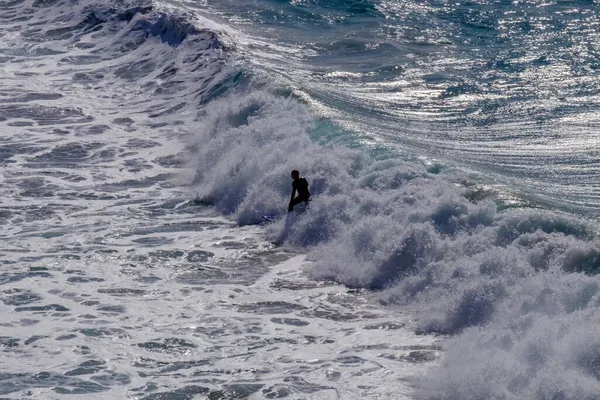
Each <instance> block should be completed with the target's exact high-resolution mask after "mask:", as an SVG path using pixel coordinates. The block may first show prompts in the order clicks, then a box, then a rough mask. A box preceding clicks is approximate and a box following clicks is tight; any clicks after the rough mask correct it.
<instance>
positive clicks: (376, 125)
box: [0, 0, 600, 400]
mask: <svg viewBox="0 0 600 400" xmlns="http://www.w3.org/2000/svg"><path fill="white" fill-rule="evenodd" d="M595 10H596V5H595V4H594V3H590V2H560V3H543V4H541V3H540V4H537V3H518V4H514V3H510V4H509V3H506V4H505V3H502V2H501V3H499V4H496V3H492V2H484V1H479V2H469V3H458V4H457V3H456V2H453V3H448V2H429V3H420V2H414V3H410V2H403V3H402V4H399V3H397V2H391V1H389V2H388V1H378V2H374V1H366V0H361V1H359V0H354V1H350V2H348V1H344V2H342V1H333V2H327V3H325V2H318V1H290V2H284V1H259V2H252V3H251V4H249V2H245V1H239V2H237V1H232V2H211V1H204V2H191V1H171V2H166V1H165V2H141V1H140V2H138V1H131V2H116V1H115V2H109V3H106V2H90V1H76V0H68V1H67V0H62V1H61V0H31V1H25V0H15V1H11V2H4V3H2V4H0V24H1V25H2V27H3V28H2V30H1V31H0V32H1V34H2V36H3V38H4V39H6V43H10V44H11V45H10V46H8V45H7V47H5V48H2V49H1V50H2V51H1V52H0V54H1V58H0V61H1V62H2V64H4V65H6V66H9V67H10V70H7V71H3V72H2V73H3V74H5V73H6V74H9V75H8V76H9V77H10V79H3V82H4V83H5V84H6V86H4V87H3V89H2V91H1V92H0V94H1V97H0V119H1V120H2V121H0V122H2V123H4V124H5V126H7V127H10V129H13V131H11V134H10V135H8V134H7V135H4V137H6V141H5V142H4V143H3V146H4V147H3V151H2V152H0V160H1V161H2V163H4V164H5V165H7V166H9V167H11V166H17V167H18V168H17V167H14V168H12V167H11V169H10V171H11V172H10V176H9V175H7V176H9V178H8V179H7V180H6V184H7V185H11V186H10V187H11V189H14V191H15V192H18V193H20V196H21V198H20V199H19V201H24V202H25V203H26V204H27V205H31V207H29V208H27V209H26V210H25V211H23V210H17V209H15V210H13V209H10V210H8V211H2V213H1V214H0V218H2V220H3V221H5V222H6V223H7V224H8V225H9V226H10V229H11V230H10V232H16V233H18V235H17V236H15V238H12V239H11V238H8V237H7V238H6V240H7V241H8V242H7V243H9V245H10V247H11V249H13V250H14V251H15V252H17V251H22V249H21V246H22V244H20V242H19V241H20V240H24V238H28V236H19V235H26V234H27V232H31V231H35V232H36V234H37V231H36V230H35V229H36V226H37V225H36V224H37V223H38V221H39V220H40V219H44V218H46V219H47V218H53V217H54V215H56V213H58V211H56V210H54V209H53V208H52V207H54V206H52V205H49V206H48V207H46V208H44V207H41V208H39V203H36V202H37V201H39V199H44V198H45V197H48V198H54V197H56V198H57V199H59V200H60V201H61V202H65V204H67V205H64V204H63V206H62V207H63V208H65V207H66V209H68V210H70V211H72V212H77V211H82V209H81V208H80V207H81V205H80V204H79V202H81V201H82V200H85V201H91V200H94V201H95V202H97V203H94V204H97V205H96V206H95V207H97V209H94V210H92V211H93V212H92V211H89V214H90V215H92V216H94V215H101V216H104V217H106V216H107V211H106V209H112V207H115V206H124V205H126V204H136V201H137V202H139V201H143V202H144V201H145V202H149V201H150V200H151V198H152V197H153V196H155V195H156V193H160V192H164V191H167V192H169V193H171V191H172V190H174V189H173V186H174V185H175V184H174V183H173V182H174V181H175V180H176V177H175V176H176V175H177V178H178V179H179V180H180V182H183V184H185V185H189V186H191V189H190V192H191V193H193V195H197V196H198V202H201V203H204V204H207V205H210V206H211V207H213V208H214V209H216V210H218V211H219V212H221V213H224V214H226V215H228V216H230V217H231V218H233V219H235V221H236V222H237V223H238V225H241V226H248V225H256V224H258V223H260V222H261V221H262V219H261V217H262V216H263V215H265V214H272V213H278V212H281V211H285V208H286V205H287V201H288V196H289V191H290V181H289V178H288V176H289V171H290V170H291V169H293V168H296V169H299V170H300V171H301V172H302V174H303V175H305V176H306V177H307V178H308V180H309V182H310V185H311V193H312V194H313V196H314V201H313V202H312V204H311V206H310V210H308V211H307V212H305V213H304V214H301V215H299V216H298V215H295V214H292V215H290V216H288V217H286V218H284V219H282V220H281V221H279V222H276V223H273V224H270V225H268V226H267V227H265V231H266V235H267V236H268V237H269V238H270V239H271V240H272V241H274V242H277V243H279V244H282V245H283V246H285V247H287V248H290V249H293V250H301V251H304V252H307V253H308V256H309V258H310V259H311V260H312V263H311V265H310V267H308V269H307V273H308V274H309V275H310V276H311V277H313V278H315V279H319V280H326V281H335V282H338V283H342V284H344V285H346V286H348V287H350V288H356V289H365V290H367V291H368V292H369V293H371V295H372V297H373V299H374V300H376V301H378V302H380V303H382V304H383V305H385V306H386V307H388V309H389V310H390V314H391V315H398V310H399V309H402V310H407V311H409V312H410V313H411V315H413V316H414V322H413V325H412V328H414V329H415V330H416V331H417V332H419V333H429V334H436V335H440V337H442V338H444V348H445V354H444V358H443V360H442V362H441V363H440V365H439V366H437V367H435V368H431V369H430V370H429V373H428V375H427V376H425V377H424V378H422V379H419V380H415V382H414V383H413V384H414V387H415V392H414V397H416V398H425V399H456V400H458V399H482V398H494V399H524V398H527V399H594V398H597V394H598V393H600V381H599V380H600V367H599V365H600V364H599V363H598V357H599V356H598V355H599V354H600V341H599V340H598V339H597V338H596V337H595V336H594V332H595V328H596V327H597V326H598V323H599V322H600V313H599V312H598V306H599V305H600V297H599V296H598V293H599V291H600V280H599V278H598V272H599V271H600V242H599V241H598V236H597V224H596V223H595V222H594V221H592V220H590V219H589V218H588V217H590V216H594V215H595V213H596V211H595V208H596V205H595V203H594V201H595V199H597V188H598V184H599V182H600V181H599V180H598V176H597V171H596V167H595V165H594V163H593V162H591V161H593V160H594V156H595V154H596V153H595V152H596V147H597V146H596V144H597V143H596V134H597V132H596V129H595V126H596V125H595V124H596V123H597V122H596V121H597V120H596V119H595V118H597V105H596V104H595V103H594V101H595V100H594V99H596V97H597V94H598V81H597V80H596V79H592V77H593V76H594V75H593V74H594V71H595V69H596V65H597V64H596V63H597V59H598V58H597V56H598V52H597V50H598V49H597V48H596V47H595V46H596V45H597V43H598V41H597V40H596V39H597V34H598V32H597V30H596V29H595V28H594V27H597V26H598V21H597V15H596V13H595ZM199 15H203V16H204V18H201V17H199ZM207 17H209V18H210V19H208V18H207ZM217 21H218V22H217ZM221 23H223V24H227V25H226V26H223V25H220V24H221ZM17 32H18V35H17ZM15 36H18V38H16V39H15ZM582 43H583V44H582ZM583 50H585V51H583ZM23 76H26V77H27V79H25V78H23ZM17 77H20V78H19V79H17ZM107 132H110V133H107ZM30 135H34V136H35V135H38V136H43V139H39V138H38V139H36V140H35V141H34V140H33V139H30V138H31V137H32V136H30ZM48 138H50V139H48ZM181 141H184V142H185V144H186V146H185V147H183V146H182V145H181ZM157 143H160V144H161V146H162V147H161V149H163V151H162V152H159V151H156V152H155V150H153V149H154V148H155V147H158V145H157ZM169 147H172V149H170V150H171V151H167V150H164V149H166V148H169ZM515 148H516V150H515ZM133 149H135V151H134V150H133ZM435 159H437V161H435ZM182 166H186V172H185V173H182V174H179V173H178V172H177V173H175V172H174V171H179V170H178V169H176V168H178V167H182ZM22 169H26V171H27V172H23V171H22ZM7 171H8V170H7ZM7 174H8V172H7ZM54 180H59V181H61V182H60V185H63V186H60V185H59V187H60V188H63V187H64V185H66V187H67V188H68V190H67V189H60V190H59V189H57V185H58V183H56V182H54ZM53 182H54V183H53ZM65 182H67V183H65ZM130 196H132V197H130ZM135 196H141V197H142V198H141V200H140V198H137V197H135ZM57 201H58V200H57ZM104 201H107V202H108V203H109V204H108V205H105V203H103V202H104ZM115 202H116V203H117V204H113V203H115ZM61 204H62V203H61ZM164 207H166V206H164V205H163V207H162V208H161V207H159V206H156V207H154V208H151V207H148V209H147V210H145V211H147V213H148V214H147V215H148V217H147V218H150V216H152V217H157V218H158V216H160V215H163V214H166V213H167V211H165V210H164ZM171 208H172V207H171ZM572 211H579V212H580V214H578V215H575V214H574V213H572ZM119 212H125V211H124V210H121V209H120V208H119V209H117V211H112V213H113V214H110V215H111V217H112V220H111V221H112V222H113V223H115V224H117V223H118V221H120V220H121V219H122V215H121V214H119ZM23 213H24V214H23ZM44 213H48V215H45V214H44ZM87 213H88V211H86V215H87ZM96 213H98V214H96ZM42 214H44V215H42ZM86 215H81V216H80V217H85V216H86ZM127 215H129V214H127ZM88 217H89V216H88ZM144 217H146V215H144ZM90 218H91V217H90ZM140 218H141V217H140ZM173 218H175V217H173ZM78 222H79V221H78V220H76V219H73V220H69V221H68V223H70V224H71V225H72V226H73V229H76V226H77V225H78ZM88 223H89V225H84V226H81V227H79V229H81V231H79V232H80V233H81V235H84V234H89V233H86V232H87V231H88V230H89V231H91V232H95V230H96V229H99V228H98V225H99V224H102V222H101V221H96V220H95V219H94V218H91V219H90V220H89V221H88ZM27 224H30V225H27ZM65 224H67V223H63V225H65ZM106 224H111V222H107V223H106ZM67 228H68V227H67V226H64V230H65V231H67V230H68V229H67ZM119 228H120V229H122V230H123V231H126V229H127V228H126V227H125V226H121V225H119ZM106 229H108V228H106ZM163 229H165V228H164V227H163ZM186 229H189V227H188V228H186ZM207 230H208V228H207ZM55 234H56V232H50V233H48V235H49V236H48V235H47V236H48V237H49V238H51V237H53V235H55ZM123 236H125V235H124V234H123V235H121V234H118V232H112V231H111V232H110V234H107V235H106V236H105V237H104V238H102V237H101V238H100V239H98V240H97V241H96V239H94V240H95V242H94V243H93V244H94V246H96V245H100V244H103V243H105V242H107V241H119V240H125V239H123ZM36 237H37V236H36ZM38 239H39V237H38ZM27 240H32V243H35V241H33V239H27ZM74 240H75V239H74ZM77 240H79V239H77ZM152 240H156V238H145V237H144V238H142V239H140V240H139V241H138V242H135V243H137V244H138V245H139V246H153V245H154V243H153V242H152ZM173 240H175V239H173ZM132 245H133V244H132ZM64 246H66V247H65V248H69V249H70V248H71V247H70V246H73V244H72V243H64ZM190 246H191V244H190ZM94 249H95V248H90V249H89V251H90V252H91V251H95V250H94ZM200 253H201V252H200ZM161 254H162V255H163V256H164V253H158V256H157V257H156V258H160V256H161ZM196 256H197V257H200V258H202V257H205V258H206V257H208V256H206V255H204V256H202V254H199V253H198V254H196ZM201 256H202V257H201ZM97 257H100V256H99V255H97ZM124 257H125V256H124ZM131 257H133V256H131ZM164 257H177V256H168V255H167V256H164ZM164 257H163V258H164ZM131 260H132V259H129V258H125V261H131ZM19 261H21V260H20V259H17V260H15V261H11V263H14V264H16V263H17V262H19ZM11 265H12V264H11ZM166 266H172V265H171V264H167V265H166ZM150 267H151V266H149V268H150ZM131 268H132V267H131V266H130V265H129V266H125V267H124V269H125V270H127V269H131ZM34 272H35V271H34ZM213 274H216V275H218V274H217V273H216V272H213ZM242 275H243V274H242ZM193 276H196V275H193ZM200 277H201V278H199V279H202V275H200ZM6 279H7V280H10V279H13V275H11V276H10V277H9V278H6ZM14 279H17V278H14ZM19 279H20V278H19ZM251 284H252V282H250V283H248V285H251ZM207 292H208V291H207ZM124 293H125V295H132V296H133V295H135V294H136V292H135V291H131V290H129V291H126V292H124ZM122 294H123V293H121V294H120V295H122ZM237 295H238V294H237V293H236V294H235V296H237ZM232 296H234V295H233V294H232ZM11 299H12V300H14V301H20V300H23V299H22V298H17V299H16V300H15V299H13V298H12V297H11ZM12 300H11V301H12ZM26 300H27V299H25V301H26ZM285 304H287V303H285ZM237 306H239V307H240V308H243V307H241V306H240V305H239V304H238V305H237ZM263 306H265V305H264V304H263ZM271 306H272V305H271ZM48 307H50V308H51V309H53V307H54V308H57V307H58V306H57V305H55V304H52V305H50V306H48ZM109 307H110V306H109ZM190 307H191V305H190ZM58 308H60V307H58ZM275 308H276V307H275ZM32 310H33V311H35V309H32ZM111 310H113V311H114V308H109V309H108V311H107V312H111ZM25 311H26V310H25ZM57 311H61V310H60V309H59V310H57ZM116 312H118V313H121V312H123V311H122V310H121V309H117V311H116ZM81 314H84V313H83V312H82V313H81ZM107 318H108V317H107ZM232 321H233V318H232ZM213 323H214V321H213ZM165 325H168V324H165ZM217 325H218V323H215V326H216V327H215V332H217V333H216V335H217V336H218V335H219V330H218V326H217ZM234 326H236V325H234ZM221 328H223V326H221ZM103 332H104V331H103ZM111 332H112V331H110V332H109V331H106V332H104V333H102V332H101V334H106V335H109V334H111ZM253 332H254V331H253V330H249V331H248V334H249V336H248V338H250V337H251V335H250V334H252V333H253ZM113 333H114V332H113ZM68 339H69V338H67V339H65V340H68ZM152 339H153V338H148V342H147V343H144V344H145V345H146V346H147V347H153V346H154V347H158V345H157V343H156V342H153V341H152ZM240 342H241V343H245V342H244V341H240ZM161 346H162V347H164V348H166V350H165V351H167V350H169V348H170V349H171V350H173V348H175V350H173V351H185V347H186V346H187V347H189V346H188V344H187V343H183V344H182V343H180V342H177V341H167V342H165V343H164V344H163V345H161ZM182 348H184V349H183V350H182ZM143 361H144V363H145V364H153V363H156V364H157V365H160V362H159V361H156V360H147V359H146V360H143ZM342 362H352V361H351V360H350V361H342ZM198 365H204V364H202V363H201V362H200V361H196V364H195V366H198ZM176 368H185V366H177V367H176ZM255 372H256V371H254V370H251V369H250V368H249V369H248V373H255ZM224 373H225V372H224ZM140 376H141V375H140ZM9 378H10V379H12V380H13V381H19V379H21V381H23V379H25V381H26V383H28V382H30V380H28V379H29V378H22V377H20V376H18V374H15V375H11V376H10V377H8V378H7V379H9ZM33 378H35V377H33ZM33 378H32V379H33ZM36 379H37V378H36ZM36 379H33V381H32V382H34V383H33V384H32V385H42V386H36V387H46V386H43V385H50V384H51V383H48V381H43V382H41V383H40V382H39V381H38V380H36ZM104 379H105V380H107V382H108V381H110V382H109V383H113V384H115V385H116V384H119V382H121V383H123V382H126V379H125V378H124V377H123V376H120V375H118V374H114V375H112V376H108V378H107V377H105V378H104ZM219 379H222V377H221V378H219ZM384 379H385V378H384ZM42 380H43V379H42ZM63 381H64V379H63V380H61V379H60V377H53V382H59V383H60V382H63ZM11 382H12V381H11ZM69 382H71V381H69ZM300 383H302V382H300ZM71 384H72V386H74V387H75V389H73V390H79V389H78V388H77V384H78V383H77V382H75V381H73V382H71ZM107 384H108V383H107ZM299 385H300V386H304V385H303V384H299ZM94 388H96V389H97V390H98V391H101V390H102V388H98V387H94ZM188 388H191V389H190V390H191V392H189V393H187V392H175V394H180V395H181V396H184V397H185V396H187V397H190V396H194V395H197V394H203V393H205V392H206V391H204V389H203V388H200V389H199V388H198V387H192V386H190V387H188ZM92 389H93V388H92ZM147 389H148V391H152V390H155V389H156V387H152V384H148V387H147ZM304 389H305V388H304ZM194 390H195V391H194ZM207 390H208V389H207ZM256 390H258V389H256V388H255V391H256ZM305 390H312V389H311V388H309V389H305ZM315 390H318V389H315ZM74 393H77V392H76V391H75V392H74ZM282 393H283V392H282ZM299 393H300V392H299ZM301 393H304V394H306V393H311V392H310V391H304V392H301ZM155 394H156V395H157V396H159V395H160V393H155ZM304 394H303V395H304ZM216 395H217V394H215V396H216ZM220 395H223V396H225V394H223V393H221V394H220ZM151 396H152V395H151ZM273 396H275V394H274V395H273Z"/></svg>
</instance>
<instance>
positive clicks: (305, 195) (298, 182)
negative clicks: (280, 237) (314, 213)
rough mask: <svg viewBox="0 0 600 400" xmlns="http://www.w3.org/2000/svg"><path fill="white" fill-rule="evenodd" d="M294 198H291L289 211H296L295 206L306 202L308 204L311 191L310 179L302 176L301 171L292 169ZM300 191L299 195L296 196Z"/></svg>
mask: <svg viewBox="0 0 600 400" xmlns="http://www.w3.org/2000/svg"><path fill="white" fill-rule="evenodd" d="M292 179H293V180H294V181H293V182H292V198H291V199H290V205H289V207H288V212H290V211H294V206H295V205H297V204H300V203H302V202H305V203H306V205H308V202H309V201H310V192H309V191H308V181H307V180H306V179H305V178H303V177H300V172H298V171H296V170H293V171H292ZM296 192H298V196H297V197H295V198H294V196H295V195H296Z"/></svg>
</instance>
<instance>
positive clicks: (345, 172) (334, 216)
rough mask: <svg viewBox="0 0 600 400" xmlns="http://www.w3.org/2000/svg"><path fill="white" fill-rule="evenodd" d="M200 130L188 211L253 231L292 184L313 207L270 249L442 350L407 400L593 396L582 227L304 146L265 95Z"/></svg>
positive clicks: (411, 167)
mask: <svg viewBox="0 0 600 400" xmlns="http://www.w3.org/2000/svg"><path fill="white" fill-rule="evenodd" d="M200 123H201V124H202V129H201V132H200V133H199V134H198V135H197V136H196V137H195V139H194V141H193V143H194V148H195V149H196V151H197V153H196V154H195V156H194V157H193V164H194V168H195V171H196V173H195V182H196V186H195V190H196V191H197V192H198V194H199V196H200V198H202V199H205V200H206V201H208V202H210V203H211V204H214V205H215V206H216V207H217V208H219V209H220V210H221V211H223V212H225V213H227V214H230V215H232V216H233V217H234V218H235V219H236V220H237V222H238V223H239V224H242V225H244V224H256V223H259V222H260V221H261V219H260V218H261V215H264V214H271V213H278V212H279V213H285V207H286V204H287V201H288V196H289V192H290V188H291V182H290V179H289V171H290V170H291V169H294V168H295V169H299V170H300V171H301V172H302V174H304V175H305V176H306V177H307V178H308V180H309V182H310V184H311V191H312V193H313V201H312V202H311V205H310V208H309V209H308V210H307V211H306V212H304V213H303V214H301V215H297V216H296V215H294V217H293V218H292V217H284V218H282V219H281V220H280V221H279V222H276V223H274V224H270V225H268V226H267V227H266V233H267V235H268V236H269V237H270V238H271V240H273V241H277V242H279V241H282V242H283V243H284V244H285V245H287V246H291V247H294V248H298V247H299V248H304V249H305V250H306V251H308V253H309V259H311V260H312V261H313V262H312V264H311V266H310V267H309V268H308V270H307V272H308V273H309V274H310V275H311V276H313V277H314V278H315V279H321V280H333V281H336V282H340V283H343V284H345V285H347V286H349V287H353V288H366V289H370V290H372V291H373V293H374V296H375V298H378V299H379V300H380V301H381V302H382V303H383V304H387V305H388V306H390V307H404V308H406V309H408V310H410V311H411V312H412V313H413V315H414V319H415V321H414V328H415V329H416V330H417V331H420V332H423V333H433V334H441V335H448V337H449V339H448V340H447V341H446V342H445V348H446V354H445V357H444V360H443V362H442V364H441V365H440V366H439V367H437V368H436V369H434V371H433V372H432V373H431V374H430V375H429V376H428V377H426V378H424V379H421V380H418V381H417V382H416V385H417V389H416V392H415V396H418V397H422V398H440V399H441V398H443V399H481V398H506V399H518V398H540V399H552V398H553V399H556V398H564V399H567V398H593V396H595V395H596V394H597V393H598V392H599V389H600V383H599V382H598V377H599V376H600V372H599V371H600V369H598V367H597V362H596V361H595V360H596V358H597V356H595V355H594V354H597V353H600V341H598V340H595V339H593V337H592V335H591V332H593V331H594V326H596V325H597V323H598V316H597V307H598V304H599V300H598V297H597V293H598V290H599V287H600V281H599V280H598V278H597V277H596V274H597V272H598V266H599V265H600V264H599V263H600V261H598V260H600V258H599V256H598V254H599V251H600V246H599V243H598V240H597V238H596V229H595V227H594V225H593V224H591V223H588V222H586V221H584V220H581V219H578V218H576V217H574V216H572V215H569V214H564V213H559V212H554V211H549V210H536V209H517V208H515V209H510V208H509V209H503V210H499V209H498V207H497V204H496V202H495V201H494V199H493V198H492V197H489V196H488V197H486V196H473V195H472V194H473V193H472V188H470V187H468V186H465V185H462V184H457V183H455V182H454V181H453V180H451V179H449V178H448V176H446V175H445V174H444V172H443V167H442V172H441V173H440V174H433V173H429V172H428V171H427V168H426V167H425V166H423V165H420V164H418V163H415V162H410V161H408V160H402V159H401V158H399V157H393V156H390V155H388V156H383V157H381V156H379V157H377V156H372V155H371V153H370V152H368V151H357V150H351V149H348V148H345V147H341V146H336V145H327V144H315V143H314V142H312V141H311V140H309V137H310V135H311V133H312V130H313V129H314V127H315V118H314V117H311V114H310V112H309V111H308V110H307V108H306V107H305V106H304V105H303V104H301V103H300V102H298V101H297V100H296V99H294V98H293V97H287V98H282V97H280V96H277V95H274V94H270V93H268V91H266V90H263V89H261V90H254V91H251V92H249V93H248V92H243V91H238V92H237V93H235V94H234V95H232V96H231V97H230V98H227V99H223V100H219V101H216V102H213V103H212V104H210V105H208V106H207V107H205V108H204V110H203V116H202V118H200ZM574 382H577V383H576V384H575V383H574ZM557 396H558V397H557Z"/></svg>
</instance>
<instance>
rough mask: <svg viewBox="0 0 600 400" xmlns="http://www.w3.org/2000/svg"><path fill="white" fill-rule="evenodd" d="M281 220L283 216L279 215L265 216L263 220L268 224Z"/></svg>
mask: <svg viewBox="0 0 600 400" xmlns="http://www.w3.org/2000/svg"><path fill="white" fill-rule="evenodd" d="M279 218H281V215H279V214H272V215H263V219H264V220H265V221H267V222H275V221H277V220H278V219H279Z"/></svg>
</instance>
